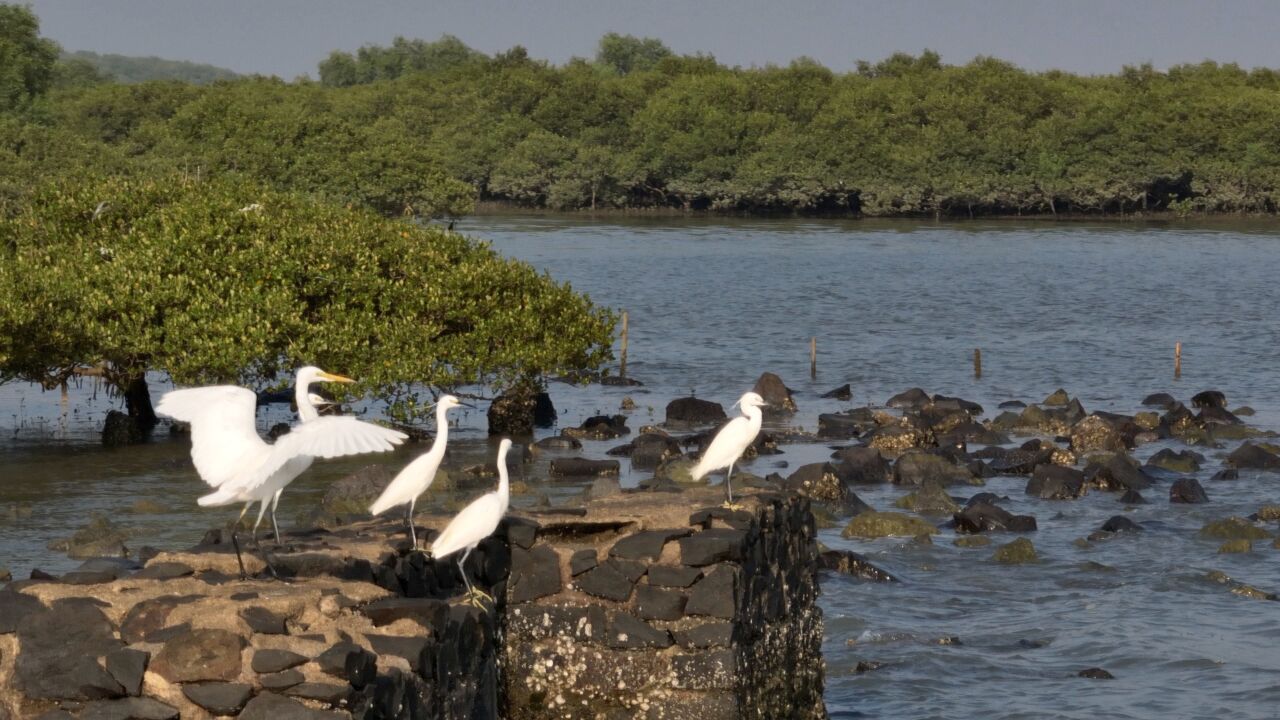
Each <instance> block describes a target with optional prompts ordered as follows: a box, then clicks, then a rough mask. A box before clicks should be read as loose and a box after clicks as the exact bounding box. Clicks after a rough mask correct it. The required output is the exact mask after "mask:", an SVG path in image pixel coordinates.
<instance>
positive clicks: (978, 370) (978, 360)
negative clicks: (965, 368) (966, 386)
mask: <svg viewBox="0 0 1280 720" xmlns="http://www.w3.org/2000/svg"><path fill="white" fill-rule="evenodd" d="M973 376H974V377H975V378H979V379H980V378H981V377H982V348H974V349H973Z"/></svg>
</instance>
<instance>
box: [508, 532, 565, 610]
mask: <svg viewBox="0 0 1280 720" xmlns="http://www.w3.org/2000/svg"><path fill="white" fill-rule="evenodd" d="M561 587H562V585H561V582H560V557H559V556H558V555H556V551H555V550H553V549H552V548H551V546H549V545H535V546H534V547H533V549H531V550H525V549H523V548H520V547H513V548H511V578H510V580H509V584H508V587H507V593H508V596H509V598H510V600H511V602H529V601H531V600H537V599H538V598H540V597H546V596H547V595H554V594H556V593H558V592H560V588H561Z"/></svg>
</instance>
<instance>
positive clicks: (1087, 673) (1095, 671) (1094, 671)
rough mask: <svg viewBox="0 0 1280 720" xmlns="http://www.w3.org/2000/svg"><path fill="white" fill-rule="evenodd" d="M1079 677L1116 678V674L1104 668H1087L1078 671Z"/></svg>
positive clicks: (1094, 678) (1093, 678)
mask: <svg viewBox="0 0 1280 720" xmlns="http://www.w3.org/2000/svg"><path fill="white" fill-rule="evenodd" d="M1076 675H1077V676H1078V677H1082V678H1089V679H1090V680H1114V679H1115V677H1116V676H1115V675H1112V674H1111V673H1109V672H1107V671H1106V670H1103V669H1102V668H1096V667H1095V668H1086V669H1084V670H1081V671H1080V672H1078V673H1076Z"/></svg>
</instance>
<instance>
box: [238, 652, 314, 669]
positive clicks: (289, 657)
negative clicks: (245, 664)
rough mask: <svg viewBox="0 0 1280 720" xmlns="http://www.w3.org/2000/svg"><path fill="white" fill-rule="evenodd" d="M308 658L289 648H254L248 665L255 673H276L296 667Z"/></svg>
mask: <svg viewBox="0 0 1280 720" xmlns="http://www.w3.org/2000/svg"><path fill="white" fill-rule="evenodd" d="M308 660H310V658H308V657H307V656H306V655H299V654H298V653H296V652H291V651H289V650H255V651H254V653H253V660H252V661H251V662H250V664H249V666H250V667H252V668H253V671H254V672H256V673H276V672H280V671H281V670H288V669H289V668H291V667H297V666H299V665H301V664H303V663H305V662H307V661H308Z"/></svg>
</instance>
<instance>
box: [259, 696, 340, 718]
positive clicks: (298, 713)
mask: <svg viewBox="0 0 1280 720" xmlns="http://www.w3.org/2000/svg"><path fill="white" fill-rule="evenodd" d="M237 717H238V718H239V720H337V719H338V718H342V717H348V714H347V713H339V712H337V711H332V710H313V709H311V708H309V707H307V706H306V705H303V704H302V703H300V702H298V701H297V700H292V699H290V698H287V697H283V696H281V695H276V694H275V693H260V694H259V695H258V696H257V697H255V698H254V699H252V700H250V701H249V703H248V704H247V705H245V706H244V710H241V711H240V715H238V716H237Z"/></svg>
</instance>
